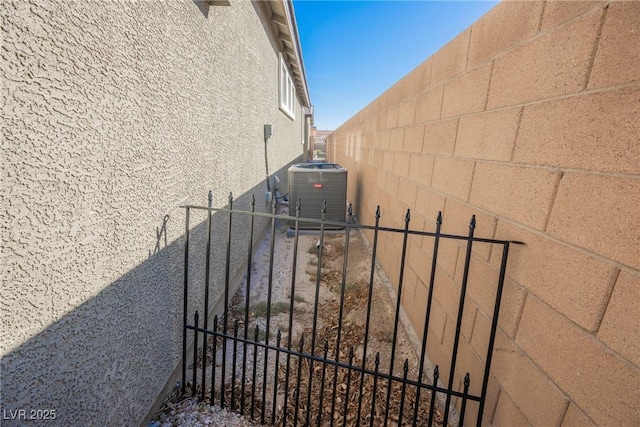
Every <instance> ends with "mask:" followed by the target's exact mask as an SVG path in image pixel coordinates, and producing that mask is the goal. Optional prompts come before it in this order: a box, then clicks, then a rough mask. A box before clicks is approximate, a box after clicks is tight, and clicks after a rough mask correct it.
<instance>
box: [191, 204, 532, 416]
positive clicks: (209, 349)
mask: <svg viewBox="0 0 640 427" xmlns="http://www.w3.org/2000/svg"><path fill="white" fill-rule="evenodd" d="M210 201H211V198H210ZM210 204H211V203H210ZM254 207H255V199H254V198H252V201H251V205H250V209H249V210H234V209H233V198H232V197H231V196H230V197H229V205H228V207H227V208H212V207H211V206H209V207H201V206H192V205H189V206H184V208H185V211H186V218H185V220H186V221H185V225H186V226H185V254H184V257H185V258H184V262H185V270H184V307H183V310H184V313H183V314H184V318H183V321H184V328H183V357H182V359H183V365H182V383H181V384H182V394H183V395H189V394H191V395H192V396H194V397H197V398H199V399H200V400H202V401H203V402H208V403H210V404H213V405H219V406H220V407H223V408H229V409H231V410H233V411H237V412H239V413H241V414H244V415H245V416H247V417H249V418H251V419H253V420H254V421H255V422H256V423H260V424H271V425H283V426H288V425H298V424H300V425H305V426H312V425H313V426H325V425H330V426H333V425H343V426H346V425H356V426H360V425H366V426H374V425H376V426H377V425H384V426H386V425H388V424H390V423H393V424H394V425H398V426H401V425H412V426H416V425H428V426H431V425H463V423H464V422H465V415H468V414H466V412H467V408H468V405H469V403H470V402H473V403H474V404H475V405H477V407H476V410H475V411H474V412H475V413H476V414H477V416H476V419H475V421H474V423H475V424H476V425H478V426H480V425H481V422H482V417H483V411H484V407H485V402H486V396H487V386H488V381H489V372H490V367H491V359H492V355H493V348H494V342H495V336H496V329H497V324H498V316H499V312H500V302H501V296H502V289H503V285H504V280H505V271H506V266H507V257H508V252H509V245H510V243H514V242H509V241H503V240H495V239H486V238H478V237H475V236H474V231H475V225H476V224H475V216H474V217H472V218H471V221H470V223H469V233H468V235H466V236H461V235H452V234H445V233H442V232H441V226H442V223H443V220H442V215H441V214H440V213H439V214H438V217H437V219H436V222H435V230H434V231H433V232H426V231H418V230H411V229H410V222H411V216H410V211H409V210H407V211H406V214H405V217H404V227H403V228H391V227H383V226H381V225H380V218H381V214H380V208H379V207H378V209H377V211H376V213H375V224H373V225H363V224H358V223H356V222H354V221H353V215H352V209H351V206H349V209H348V219H347V221H345V222H332V221H325V220H324V215H325V211H326V204H324V205H323V208H322V217H321V219H312V218H305V217H302V216H301V210H302V207H301V206H300V202H299V201H298V203H297V204H296V208H295V216H292V215H286V214H277V212H276V203H275V201H274V202H273V204H272V211H271V213H263V212H256V211H255V209H254ZM194 210H198V211H205V212H206V213H207V215H208V222H207V225H208V235H207V243H206V251H205V253H204V254H198V256H203V257H204V258H205V264H206V266H205V269H206V271H205V285H204V286H205V289H204V301H202V304H203V306H202V313H203V314H202V315H200V310H195V311H194V312H193V313H189V312H188V304H187V301H188V293H189V290H190V278H189V268H188V265H189V260H190V257H194V256H196V255H194V254H192V253H190V247H189V240H190V213H191V212H192V211H194ZM214 212H218V213H222V214H223V215H226V216H227V218H228V219H227V220H228V229H227V233H226V234H227V235H226V271H225V283H224V295H222V296H218V297H221V298H222V299H223V301H224V309H223V310H222V313H221V314H220V316H218V315H216V316H214V317H213V319H211V320H210V319H209V312H210V310H211V309H212V303H211V301H210V295H209V292H210V289H209V288H210V283H209V281H210V277H209V269H210V257H211V247H212V230H211V215H212V214H213V213H214ZM239 217H246V219H244V220H243V221H247V223H246V225H247V227H249V231H250V232H249V237H248V262H247V270H246V277H245V281H244V287H243V288H244V302H243V303H240V304H239V305H238V304H237V302H236V306H233V304H232V302H231V298H232V296H233V295H232V292H233V291H234V290H233V289H231V284H230V274H231V273H230V270H229V265H230V254H231V247H232V245H233V238H232V233H231V230H232V226H231V224H232V222H233V221H238V220H239V219H238V218H239ZM257 217H263V218H267V219H268V220H269V221H270V231H269V239H270V240H269V242H270V246H269V266H268V269H269V271H268V293H267V301H266V313H265V321H264V322H263V324H262V326H260V325H258V324H256V325H255V327H252V328H250V326H249V325H250V316H251V314H252V313H251V305H250V303H251V301H250V295H251V286H252V258H251V257H252V253H253V251H254V219H255V218H257ZM303 221H304V222H305V224H312V223H313V224H317V226H318V235H317V237H318V245H317V246H318V251H317V273H316V275H315V300H314V302H313V320H312V329H311V332H310V333H309V334H307V335H305V334H301V335H300V337H299V339H298V338H296V339H295V340H294V337H293V335H294V333H293V332H292V331H293V327H294V312H295V305H296V301H295V299H296V298H295V290H296V285H297V281H298V278H297V277H296V266H297V262H298V258H299V256H298V249H299V239H300V228H299V224H300V223H301V222H303ZM278 222H279V223H280V224H292V233H291V234H292V236H291V237H289V238H290V239H292V241H293V256H292V259H291V260H290V263H291V267H292V268H291V279H290V282H289V301H288V303H287V304H288V307H287V310H285V312H288V319H287V323H288V324H287V325H286V328H278V331H277V333H276V334H275V338H274V337H273V332H274V330H273V329H274V327H275V326H274V325H273V324H272V319H273V313H272V311H271V310H272V305H273V301H272V285H273V271H274V250H275V249H274V248H275V241H276V224H277V223H278ZM326 227H330V228H336V227H338V228H343V229H344V251H343V256H342V260H343V264H342V275H341V277H339V278H337V281H338V282H339V283H340V296H339V303H338V315H337V319H336V320H337V324H334V325H333V326H332V327H331V328H329V329H331V331H332V334H333V335H330V336H326V334H325V336H324V340H322V337H319V335H318V333H319V329H318V328H319V327H318V315H319V309H320V308H321V301H320V298H319V290H320V287H321V286H322V274H323V271H322V270H323V268H324V265H325V264H324V263H323V254H324V252H325V251H324V247H325V246H324V243H325V239H326V238H327V236H326V235H327V233H326V231H325V228H326ZM356 230H362V231H366V232H367V233H369V234H368V235H369V237H370V239H369V240H370V250H371V264H370V267H369V271H368V283H365V285H366V286H365V287H364V292H363V293H361V294H360V295H359V298H360V299H362V300H364V302H363V307H366V308H365V309H364V310H365V311H366V314H365V319H366V321H365V324H364V330H363V331H361V332H362V333H361V335H360V336H361V339H360V341H359V346H358V347H357V348H354V347H353V346H351V347H350V348H348V349H347V348H344V345H343V343H342V340H343V338H344V336H343V335H344V334H346V333H347V332H346V331H345V329H344V324H343V321H344V316H345V313H344V307H345V292H346V291H345V288H346V286H347V283H346V276H347V269H348V266H349V245H350V241H351V239H350V236H351V235H352V233H353V232H354V231H356ZM382 233H389V234H391V235H398V236H401V238H402V244H401V254H400V262H399V276H398V278H397V285H396V286H395V292H396V298H395V301H393V305H394V306H395V308H394V309H395V312H394V316H393V326H392V331H393V332H392V338H391V340H390V343H389V347H390V348H387V349H386V350H385V351H386V352H387V353H388V354H387V356H388V357H387V358H388V363H389V366H386V365H385V366H383V363H382V362H381V355H380V352H379V351H376V353H375V354H373V352H372V350H371V349H370V348H369V343H370V325H371V318H372V317H371V316H372V315H376V314H375V313H372V300H373V298H372V295H373V289H374V282H375V280H374V278H375V275H376V274H377V270H378V269H377V268H376V266H377V261H378V260H377V256H378V253H377V252H378V243H379V239H380V236H381V234H382ZM410 236H423V237H428V238H429V239H431V240H432V242H433V252H432V253H433V255H432V257H431V259H430V260H425V262H428V263H430V277H428V278H427V277H424V278H423V279H424V280H425V283H427V282H428V284H429V285H428V295H427V301H426V310H425V313H424V325H423V326H424V327H423V333H422V337H421V340H420V345H419V346H420V348H419V349H416V350H417V351H418V358H419V361H417V360H416V361H414V362H413V363H412V362H410V361H409V359H408V358H407V359H405V360H404V362H402V361H397V360H396V359H397V358H398V355H397V344H398V340H399V334H400V329H401V328H402V325H401V321H400V320H401V311H402V306H401V301H402V292H403V280H404V277H405V265H406V257H407V242H408V239H409V238H410ZM443 240H453V241H457V242H461V244H464V245H465V246H466V252H465V260H464V268H463V274H462V283H461V284H460V297H459V306H458V312H457V319H456V328H455V335H454V337H453V346H452V349H451V355H450V363H449V366H448V375H445V376H444V377H446V378H447V380H446V384H443V383H442V381H441V377H442V375H441V372H440V368H439V367H438V366H435V367H434V368H433V370H431V369H428V370H427V366H430V365H429V363H428V355H427V338H428V334H429V333H430V322H431V321H432V319H431V317H432V313H431V312H432V304H433V301H434V288H435V287H437V286H438V283H437V280H436V269H437V268H438V267H437V265H438V254H439V245H440V243H441V242H442V241H443ZM478 243H482V244H489V245H496V246H498V247H501V248H502V256H501V262H500V270H499V275H498V282H497V284H496V287H495V298H494V306H493V316H492V319H491V329H490V334H489V336H488V337H487V339H488V345H487V347H486V348H487V351H486V357H484V362H485V363H484V371H483V376H482V378H479V379H478V378H471V376H470V374H469V373H466V375H465V376H464V380H463V382H462V385H461V388H462V389H461V390H460V389H457V390H456V389H455V388H456V387H455V385H454V376H455V374H456V372H457V371H456V369H457V362H458V352H459V344H460V337H461V325H462V320H463V311H464V307H465V299H466V298H467V297H466V291H467V283H468V279H469V274H470V261H471V255H472V249H473V245H474V244H478ZM516 243H519V242H516ZM232 309H233V310H234V312H233V313H232V312H231V310H232ZM281 329H284V330H285V331H286V332H285V334H284V335H286V336H285V337H284V338H283V331H282V330H281ZM349 333H353V331H351V332H349ZM319 341H321V342H319ZM190 352H192V354H189V353H190ZM190 359H191V360H192V365H191V366H189V360H190ZM189 369H191V372H188V371H189ZM472 381H482V386H481V389H480V390H481V391H480V393H471V392H470V391H469V390H470V384H471V382H472ZM467 418H468V417H467Z"/></svg>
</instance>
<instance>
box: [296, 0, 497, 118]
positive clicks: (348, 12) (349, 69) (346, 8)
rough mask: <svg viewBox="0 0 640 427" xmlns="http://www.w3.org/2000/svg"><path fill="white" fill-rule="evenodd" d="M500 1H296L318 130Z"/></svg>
mask: <svg viewBox="0 0 640 427" xmlns="http://www.w3.org/2000/svg"><path fill="white" fill-rule="evenodd" d="M497 3H498V2H496V1H491V2H489V1H392V0H387V1H380V0H378V1H362V0H358V1H344V0H343V1H329V0H321V1H313V0H294V9H295V12H296V21H297V24H298V33H299V36H300V42H301V44H302V55H303V57H304V65H305V70H306V74H307V82H308V85H309V92H310V96H311V102H312V104H313V105H314V108H315V125H316V126H317V128H318V129H332V130H333V129H336V128H337V127H338V126H340V125H341V124H342V123H344V122H345V121H346V120H348V119H349V118H350V117H351V116H353V115H354V114H355V113H357V112H358V111H360V110H361V109H362V108H364V107H365V106H366V105H367V104H369V103H370V102H371V101H373V100H374V99H376V98H377V97H378V96H379V95H380V94H381V93H383V92H384V91H385V90H387V89H388V88H389V87H391V86H392V85H393V84H394V83H395V82H397V81H398V80H400V79H401V78H402V77H403V76H405V75H406V74H408V73H409V72H410V71H411V70H413V69H414V68H415V67H417V66H418V65H419V64H420V63H422V62H423V61H424V60H426V59H427V58H428V57H430V56H431V55H433V54H434V53H435V52H437V51H438V50H439V49H440V48H441V47H442V46H444V45H445V44H447V42H449V41H450V40H451V39H453V38H454V37H455V36H456V35H458V34H459V33H460V32H462V31H463V30H464V29H466V28H467V27H469V26H470V25H471V24H473V23H474V22H475V21H476V20H477V19H478V18H479V17H481V16H482V15H484V14H485V13H486V12H487V11H489V10H490V9H491V8H492V7H493V6H495V5H496V4H497Z"/></svg>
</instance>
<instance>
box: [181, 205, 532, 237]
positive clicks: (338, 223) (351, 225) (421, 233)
mask: <svg viewBox="0 0 640 427" xmlns="http://www.w3.org/2000/svg"><path fill="white" fill-rule="evenodd" d="M180 207H181V208H183V209H195V210H203V211H211V212H222V213H230V214H239V215H247V216H257V217H263V218H275V219H281V220H285V221H293V222H296V221H297V222H305V223H312V224H325V225H330V226H339V227H345V228H346V227H348V228H352V229H354V228H355V229H362V230H378V231H385V232H392V233H407V234H411V235H418V236H428V237H440V238H445V239H452V240H467V241H469V240H471V241H473V242H481V243H490V244H497V245H503V246H505V245H508V244H511V243H512V244H516V245H524V242H521V241H519V240H500V239H487V238H483V237H475V236H474V237H471V238H470V237H469V236H462V235H457V234H447V233H436V232H431V231H419V230H411V229H407V230H405V229H404V228H393V227H382V226H375V225H366V224H359V223H356V222H348V221H330V220H322V219H317V218H305V217H297V216H291V215H282V214H273V213H268V212H252V211H248V210H241V209H227V208H213V207H212V208H209V207H206V206H198V205H182V206H180Z"/></svg>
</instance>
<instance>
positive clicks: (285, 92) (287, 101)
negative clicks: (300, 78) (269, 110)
mask: <svg viewBox="0 0 640 427" xmlns="http://www.w3.org/2000/svg"><path fill="white" fill-rule="evenodd" d="M295 99H296V88H295V86H294V84H293V79H292V78H291V74H289V69H288V68H287V63H286V62H285V60H284V56H283V55H282V54H280V109H281V110H282V111H283V112H284V113H285V114H286V115H287V116H289V117H290V118H292V119H295V118H296V116H295Z"/></svg>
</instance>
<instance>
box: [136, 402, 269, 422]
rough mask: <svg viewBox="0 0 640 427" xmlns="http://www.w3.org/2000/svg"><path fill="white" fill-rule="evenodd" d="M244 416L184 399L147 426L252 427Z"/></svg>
mask: <svg viewBox="0 0 640 427" xmlns="http://www.w3.org/2000/svg"><path fill="white" fill-rule="evenodd" d="M256 425H257V424H253V423H252V422H251V421H250V420H247V419H246V418H245V417H243V416H241V415H238V414H236V413H234V412H230V411H227V410H226V409H222V408H220V407H218V406H209V405H205V404H203V403H200V402H198V401H197V400H196V399H186V400H183V401H182V402H178V403H175V404H173V405H172V409H171V410H170V411H168V412H166V413H163V414H161V415H160V420H154V421H151V422H150V423H149V425H148V427H173V426H176V427H191V426H193V427H195V426H225V427H254V426H256Z"/></svg>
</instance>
